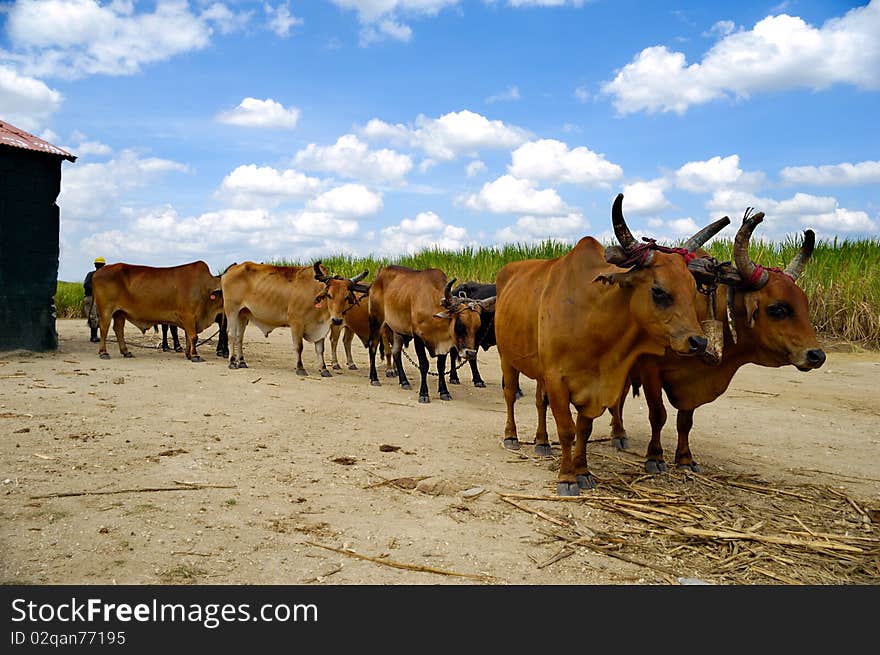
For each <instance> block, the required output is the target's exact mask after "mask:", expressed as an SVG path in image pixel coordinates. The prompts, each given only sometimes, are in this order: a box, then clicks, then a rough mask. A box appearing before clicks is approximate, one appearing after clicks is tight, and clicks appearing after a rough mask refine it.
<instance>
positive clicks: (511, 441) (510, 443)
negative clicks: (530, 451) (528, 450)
mask: <svg viewBox="0 0 880 655" xmlns="http://www.w3.org/2000/svg"><path fill="white" fill-rule="evenodd" d="M504 447H505V448H507V449H508V450H519V439H517V438H516V437H506V438H505V439H504Z"/></svg>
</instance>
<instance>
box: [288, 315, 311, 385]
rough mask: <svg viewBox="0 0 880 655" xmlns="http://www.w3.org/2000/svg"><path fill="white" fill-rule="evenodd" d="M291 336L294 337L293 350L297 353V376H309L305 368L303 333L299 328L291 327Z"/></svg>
mask: <svg viewBox="0 0 880 655" xmlns="http://www.w3.org/2000/svg"><path fill="white" fill-rule="evenodd" d="M290 334H291V336H292V337H293V349H294V350H295V351H296V374H297V375H308V372H307V371H306V367H305V366H303V332H302V328H301V327H299V326H293V325H291V326H290Z"/></svg>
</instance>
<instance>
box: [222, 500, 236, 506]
mask: <svg viewBox="0 0 880 655" xmlns="http://www.w3.org/2000/svg"><path fill="white" fill-rule="evenodd" d="M223 502H224V504H226V505H229V506H230V507H232V506H233V505H238V501H237V500H236V499H235V498H230V499H229V500H224V501H223Z"/></svg>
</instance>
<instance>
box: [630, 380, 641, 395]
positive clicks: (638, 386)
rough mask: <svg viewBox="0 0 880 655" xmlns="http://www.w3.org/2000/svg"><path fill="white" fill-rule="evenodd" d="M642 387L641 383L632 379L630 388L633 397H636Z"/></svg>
mask: <svg viewBox="0 0 880 655" xmlns="http://www.w3.org/2000/svg"><path fill="white" fill-rule="evenodd" d="M641 388H642V383H641V382H637V381H633V383H632V390H633V398H637V397H638V395H639V390H640V389H641Z"/></svg>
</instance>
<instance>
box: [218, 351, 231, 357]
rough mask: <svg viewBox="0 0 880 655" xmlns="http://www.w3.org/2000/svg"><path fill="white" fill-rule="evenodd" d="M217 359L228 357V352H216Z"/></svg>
mask: <svg viewBox="0 0 880 655" xmlns="http://www.w3.org/2000/svg"><path fill="white" fill-rule="evenodd" d="M217 357H224V358H226V357H229V351H228V350H218V351H217Z"/></svg>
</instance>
